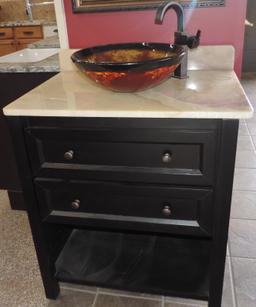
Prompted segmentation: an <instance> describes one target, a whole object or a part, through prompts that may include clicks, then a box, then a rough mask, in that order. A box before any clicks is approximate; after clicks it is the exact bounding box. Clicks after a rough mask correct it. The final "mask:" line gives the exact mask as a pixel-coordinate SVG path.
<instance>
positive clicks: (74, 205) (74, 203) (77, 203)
mask: <svg viewBox="0 0 256 307" xmlns="http://www.w3.org/2000/svg"><path fill="white" fill-rule="evenodd" d="M71 207H72V209H75V210H78V209H79V208H80V200H79V199H76V200H74V201H72V203H71Z"/></svg>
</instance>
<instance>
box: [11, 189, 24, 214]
mask: <svg viewBox="0 0 256 307" xmlns="http://www.w3.org/2000/svg"><path fill="white" fill-rule="evenodd" d="M7 192H8V197H9V201H10V204H11V208H12V209H13V210H26V204H25V200H24V198H23V192H22V191H7Z"/></svg>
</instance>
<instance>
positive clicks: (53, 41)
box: [28, 35, 60, 49]
mask: <svg viewBox="0 0 256 307" xmlns="http://www.w3.org/2000/svg"><path fill="white" fill-rule="evenodd" d="M28 48H31V49H42V48H60V40H59V37H58V35H54V36H50V37H46V38H44V39H41V40H39V41H36V42H34V43H32V44H29V45H28Z"/></svg>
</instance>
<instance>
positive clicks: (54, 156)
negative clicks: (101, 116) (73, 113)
mask: <svg viewBox="0 0 256 307" xmlns="http://www.w3.org/2000/svg"><path fill="white" fill-rule="evenodd" d="M26 136H27V144H28V152H29V154H30V160H31V165H32V169H33V172H34V175H35V176H40V177H41V176H43V177H49V176H52V175H53V176H55V177H56V174H57V176H58V177H59V176H61V177H63V176H69V175H71V173H72V176H77V177H76V178H79V176H80V178H86V179H92V180H114V181H120V180H122V181H138V182H141V181H142V182H153V183H154V182H159V183H171V184H199V185H211V184H212V183H213V179H214V169H215V150H216V148H215V147H216V135H215V131H210V130H201V131H193V130H192V131H189V130H187V131H186V130H172V129H147V130H143V129H129V130H128V129H127V130H124V129H123V130H122V129H118V130H106V131H101V130H68V129H67V130H65V129H42V128H29V129H27V130H26ZM75 173H76V174H75Z"/></svg>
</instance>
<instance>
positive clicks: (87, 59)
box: [71, 43, 185, 92]
mask: <svg viewBox="0 0 256 307" xmlns="http://www.w3.org/2000/svg"><path fill="white" fill-rule="evenodd" d="M184 55H185V50H184V48H183V47H182V46H178V45H170V44H163V43H126V44H113V45H104V46H97V47H91V48H86V49H82V50H79V51H77V52H75V53H73V55H72V57H71V59H72V61H73V62H74V63H75V64H76V65H77V66H78V68H79V69H80V70H81V71H82V72H83V73H84V74H85V76H87V77H89V78H90V79H92V80H93V81H95V82H96V83H98V84H100V85H102V86H103V87H105V88H107V89H110V90H113V91H118V92H136V91H142V90H145V89H147V88H150V87H153V86H156V85H158V84H160V83H161V82H163V81H165V80H167V79H168V78H169V77H170V75H171V73H173V72H174V71H175V69H176V68H177V67H178V65H179V64H180V63H181V60H182V59H183V57H184Z"/></svg>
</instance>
